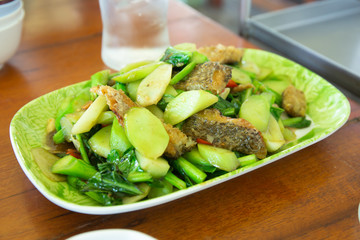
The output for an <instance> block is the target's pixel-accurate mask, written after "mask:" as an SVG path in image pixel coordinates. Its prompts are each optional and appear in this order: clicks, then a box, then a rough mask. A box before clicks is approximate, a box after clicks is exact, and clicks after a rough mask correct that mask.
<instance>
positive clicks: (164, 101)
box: [157, 94, 175, 111]
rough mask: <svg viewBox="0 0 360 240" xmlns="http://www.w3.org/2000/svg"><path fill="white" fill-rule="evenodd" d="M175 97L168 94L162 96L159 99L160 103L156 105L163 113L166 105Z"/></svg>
mask: <svg viewBox="0 0 360 240" xmlns="http://www.w3.org/2000/svg"><path fill="white" fill-rule="evenodd" d="M174 98H175V97H174V96H173V95H170V94H164V96H163V97H162V98H161V99H160V101H159V102H158V103H157V106H158V107H159V108H160V109H161V110H163V111H165V108H166V106H167V105H168V103H169V102H170V101H171V100H173V99H174Z"/></svg>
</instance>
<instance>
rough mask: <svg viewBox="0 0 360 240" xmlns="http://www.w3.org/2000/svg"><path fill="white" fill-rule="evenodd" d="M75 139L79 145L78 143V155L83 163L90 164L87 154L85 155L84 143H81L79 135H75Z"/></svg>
mask: <svg viewBox="0 0 360 240" xmlns="http://www.w3.org/2000/svg"><path fill="white" fill-rule="evenodd" d="M76 139H77V140H78V141H79V143H80V148H79V150H80V154H81V157H82V159H83V160H84V161H85V162H87V163H90V161H89V157H88V155H87V153H86V149H85V145H84V141H83V139H82V137H81V134H77V135H76Z"/></svg>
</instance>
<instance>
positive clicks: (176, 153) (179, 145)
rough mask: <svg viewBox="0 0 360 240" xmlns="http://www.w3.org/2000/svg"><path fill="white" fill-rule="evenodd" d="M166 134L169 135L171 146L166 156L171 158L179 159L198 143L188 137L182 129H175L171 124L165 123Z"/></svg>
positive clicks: (166, 151)
mask: <svg viewBox="0 0 360 240" xmlns="http://www.w3.org/2000/svg"><path fill="white" fill-rule="evenodd" d="M164 127H165V130H166V132H167V133H168V134H169V138H170V140H169V145H168V146H167V148H166V150H165V153H164V155H165V156H166V157H169V158H173V159H176V158H179V157H180V156H181V155H183V154H184V153H186V152H189V151H191V149H192V148H193V147H195V145H196V142H195V141H193V140H192V139H191V138H189V137H188V136H186V135H185V134H184V133H183V132H182V131H181V130H180V129H178V128H175V127H173V126H172V125H171V124H167V123H164Z"/></svg>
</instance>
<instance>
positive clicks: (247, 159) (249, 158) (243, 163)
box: [238, 154, 257, 167]
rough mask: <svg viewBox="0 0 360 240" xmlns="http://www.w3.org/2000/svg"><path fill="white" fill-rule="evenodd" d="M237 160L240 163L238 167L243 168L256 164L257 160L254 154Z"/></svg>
mask: <svg viewBox="0 0 360 240" xmlns="http://www.w3.org/2000/svg"><path fill="white" fill-rule="evenodd" d="M238 160H239V162H240V167H245V166H247V165H250V164H252V163H254V162H256V161H257V158H256V156H255V154H251V155H246V156H243V157H239V158H238Z"/></svg>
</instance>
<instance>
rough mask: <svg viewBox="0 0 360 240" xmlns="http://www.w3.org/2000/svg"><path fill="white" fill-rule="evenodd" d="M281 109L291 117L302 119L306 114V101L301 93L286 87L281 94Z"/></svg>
mask: <svg viewBox="0 0 360 240" xmlns="http://www.w3.org/2000/svg"><path fill="white" fill-rule="evenodd" d="M282 107H283V108H284V110H285V111H286V113H287V114H289V115H290V116H292V117H304V116H305V114H306V99H305V94H304V92H303V91H301V90H299V89H297V88H295V87H294V86H293V85H290V86H288V87H287V88H286V89H285V90H284V92H283V94H282Z"/></svg>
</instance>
